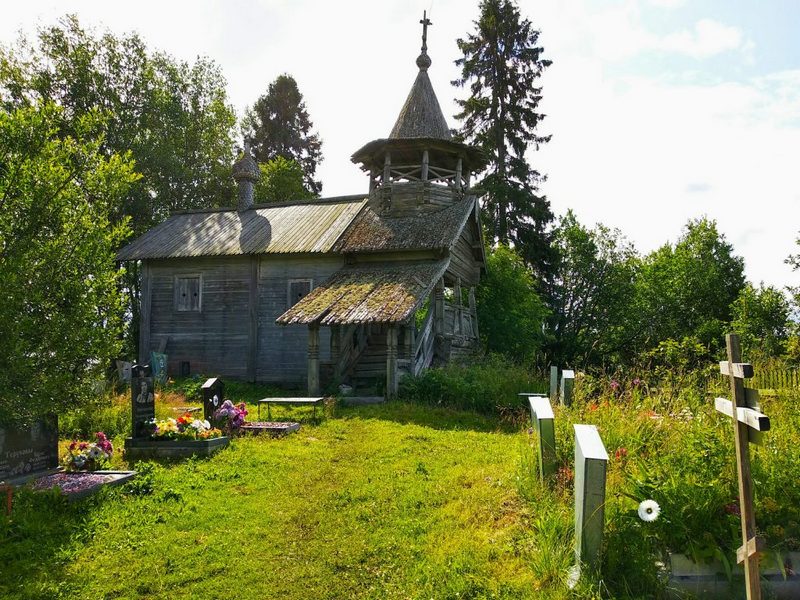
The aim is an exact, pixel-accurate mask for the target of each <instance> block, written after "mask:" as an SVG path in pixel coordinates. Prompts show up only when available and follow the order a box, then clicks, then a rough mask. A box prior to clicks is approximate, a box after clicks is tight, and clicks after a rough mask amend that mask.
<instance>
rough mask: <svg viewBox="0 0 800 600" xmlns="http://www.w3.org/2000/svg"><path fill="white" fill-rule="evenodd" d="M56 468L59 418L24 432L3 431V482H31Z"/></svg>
mask: <svg viewBox="0 0 800 600" xmlns="http://www.w3.org/2000/svg"><path fill="white" fill-rule="evenodd" d="M56 468H58V419H57V418H56V416H55V415H53V416H51V417H48V418H45V419H40V420H38V421H34V422H33V423H32V424H30V425H27V426H23V427H20V428H13V427H0V481H6V480H23V479H29V478H32V477H35V476H36V475H39V474H42V473H45V472H47V471H50V470H54V469H56Z"/></svg>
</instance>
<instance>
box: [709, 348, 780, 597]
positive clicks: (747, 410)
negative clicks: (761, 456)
mask: <svg viewBox="0 0 800 600" xmlns="http://www.w3.org/2000/svg"><path fill="white" fill-rule="evenodd" d="M726 341H727V345H728V360H726V361H722V362H720V363H719V369H720V372H721V373H722V374H723V375H727V376H728V378H729V379H730V384H731V396H732V397H733V402H731V401H730V400H726V399H725V398H717V399H716V400H715V401H714V405H715V407H716V409H717V410H718V411H719V412H721V413H724V414H726V415H728V416H729V417H731V418H732V419H733V423H734V428H733V430H734V440H735V447H736V466H737V471H738V474H739V504H740V508H741V514H742V547H741V548H739V549H738V550H737V551H736V560H737V562H739V563H744V578H745V587H746V588H747V600H757V599H760V598H761V584H760V581H759V574H758V553H759V551H761V550H763V547H764V545H763V542H762V540H761V539H759V538H757V537H756V518H755V514H754V512H753V477H752V475H751V474H750V448H749V446H748V442H754V443H760V442H761V433H762V432H764V431H768V430H769V417H767V416H766V415H764V414H762V413H761V411H760V408H761V407H760V406H759V403H758V390H753V389H749V388H745V387H744V379H745V378H750V377H752V376H753V366H752V365H749V364H747V363H742V362H741V351H740V349H739V336H737V335H736V334H729V335H728V336H726Z"/></svg>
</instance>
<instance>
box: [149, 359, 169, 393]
mask: <svg viewBox="0 0 800 600" xmlns="http://www.w3.org/2000/svg"><path fill="white" fill-rule="evenodd" d="M150 365H151V367H152V369H153V378H154V379H155V380H156V381H157V382H158V384H159V385H164V384H165V383H167V355H166V354H163V353H162V352H151V353H150Z"/></svg>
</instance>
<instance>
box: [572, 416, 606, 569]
mask: <svg viewBox="0 0 800 600" xmlns="http://www.w3.org/2000/svg"><path fill="white" fill-rule="evenodd" d="M573 427H574V428H575V561H576V567H577V569H578V572H580V567H581V565H586V566H588V567H590V568H593V569H596V568H598V567H599V566H600V549H601V547H602V543H603V526H604V522H605V503H606V466H607V464H608V453H607V452H606V449H605V447H604V446H603V440H601V439H600V434H599V433H598V432H597V428H596V427H595V426H594V425H573Z"/></svg>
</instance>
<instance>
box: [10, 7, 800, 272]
mask: <svg viewBox="0 0 800 600" xmlns="http://www.w3.org/2000/svg"><path fill="white" fill-rule="evenodd" d="M518 5H519V8H520V11H521V13H522V15H523V16H524V17H525V18H528V19H530V21H531V22H532V23H533V24H534V27H535V28H536V29H538V30H540V31H541V36H540V38H539V41H540V44H541V45H542V46H543V47H544V49H545V57H546V58H548V59H550V60H552V61H553V64H552V66H551V67H550V68H549V69H547V70H546V71H545V74H544V76H543V77H542V86H543V100H542V103H541V105H540V108H541V111H542V112H543V113H544V114H546V115H547V116H546V118H545V119H544V121H542V124H541V133H542V134H552V140H551V141H550V143H548V144H546V145H544V146H542V147H541V148H540V149H539V150H538V151H535V150H531V151H530V152H529V154H528V159H529V161H530V163H531V164H532V165H533V166H534V167H535V168H536V169H538V170H539V171H540V172H543V173H545V174H546V175H547V180H546V181H545V182H544V184H543V185H542V188H541V191H542V192H543V193H544V194H546V196H547V198H548V199H549V201H550V203H551V206H552V209H553V211H554V213H555V214H556V215H557V216H560V215H563V214H564V213H565V212H566V211H567V210H569V209H572V210H573V211H574V212H575V213H576V215H577V217H578V219H579V220H580V221H581V222H582V223H585V224H587V225H590V226H591V225H594V224H595V223H598V222H601V223H603V224H604V225H606V226H609V227H613V228H619V229H620V230H622V232H623V233H624V234H625V235H626V236H627V237H628V238H629V239H630V240H631V241H632V242H633V243H634V244H635V245H636V247H637V248H638V249H639V251H640V252H643V253H647V252H650V251H652V250H654V249H655V248H657V247H659V246H661V245H663V244H664V243H666V242H671V243H674V242H675V241H676V240H677V239H678V238H679V236H680V235H681V233H682V231H683V230H684V228H685V226H686V223H687V221H688V220H689V219H696V218H700V217H703V216H706V217H709V218H711V219H714V220H716V222H717V225H718V228H719V230H720V231H721V232H722V233H724V235H725V236H726V238H727V240H728V241H729V242H730V243H731V244H732V245H733V247H734V250H735V252H736V254H738V255H740V256H743V257H744V258H745V263H746V275H747V276H748V278H749V279H750V280H751V281H752V282H753V283H755V284H758V283H759V282H762V281H763V282H764V283H765V284H768V285H774V286H778V287H783V286H786V285H793V286H797V285H800V272H792V270H791V268H790V267H789V266H788V265H786V264H784V259H785V258H786V257H787V256H788V255H789V254H791V253H797V252H800V246H798V245H797V243H796V239H797V238H798V236H799V235H800V164H799V163H800V36H798V35H797V32H796V31H793V28H794V26H795V25H796V24H797V23H800V2H797V1H795V0H766V1H762V2H745V1H742V0H716V1H711V0H606V1H601V0H570V1H568V2H564V1H563V0H537V1H533V0H519V1H518ZM423 10H427V11H428V15H429V18H430V19H431V21H432V22H433V25H432V26H431V27H430V29H429V31H428V54H429V55H430V56H431V58H432V60H433V65H432V67H431V68H430V70H429V75H430V77H431V80H432V82H433V86H434V89H435V90H436V92H437V95H438V98H439V102H440V104H441V106H442V109H443V111H444V114H445V116H446V117H447V119H448V122H449V124H450V125H451V126H456V125H457V122H456V121H455V119H454V118H453V115H454V114H455V113H456V112H457V110H456V105H455V102H454V98H456V97H464V95H465V91H464V90H462V89H457V88H454V87H453V86H451V84H450V82H451V81H452V80H453V79H456V78H457V77H458V75H459V72H458V69H457V68H456V67H455V65H454V62H453V61H454V60H455V59H457V58H458V57H459V53H458V47H457V46H456V42H455V40H456V39H457V38H459V37H464V36H465V35H466V34H467V33H468V32H470V31H472V30H473V29H474V25H473V21H474V20H475V19H476V18H477V16H478V2H477V0H381V1H380V2H378V1H376V0H339V1H337V2H331V1H328V0H260V1H259V0H251V1H244V0H228V1H205V0H195V1H193V2H183V1H172V2H166V1H164V0H161V1H159V2H154V1H151V0H139V1H137V2H109V1H108V0H102V1H97V0H83V1H77V0H61V1H57V2H56V1H52V0H28V1H27V2H14V3H8V4H6V5H4V6H3V19H2V21H1V22H0V43H2V44H4V45H8V44H10V43H11V42H13V41H14V40H15V39H16V37H17V35H18V32H19V31H20V30H21V31H23V32H26V33H28V34H30V33H33V32H35V30H36V28H37V27H39V26H46V25H49V24H52V23H54V22H55V21H56V20H57V19H58V18H59V17H60V16H62V15H64V14H65V13H75V14H77V15H78V17H79V19H80V21H81V23H82V25H84V26H85V27H94V28H97V29H98V30H99V31H103V30H105V29H109V30H111V31H112V32H114V33H117V34H121V33H125V32H131V31H136V32H138V33H139V34H140V35H141V36H142V37H143V39H144V40H145V41H146V42H147V44H148V46H149V47H150V48H151V49H159V50H164V51H166V52H168V53H170V54H172V55H173V56H175V57H176V58H178V59H182V60H187V61H192V60H194V59H195V58H196V57H197V56H206V57H209V58H211V59H213V60H214V61H215V62H217V63H218V64H219V65H220V66H221V68H222V71H223V73H224V74H225V76H226V78H227V82H228V94H229V98H230V102H231V104H232V105H233V106H234V107H235V109H236V111H237V114H238V115H240V116H241V115H242V113H243V111H244V109H245V107H247V106H248V105H250V104H252V103H253V102H254V101H255V100H256V99H257V98H258V96H259V95H261V94H263V93H264V92H265V91H266V88H267V86H268V85H269V83H270V82H271V81H273V80H274V79H275V78H276V77H277V76H278V75H280V74H282V73H289V74H291V75H292V76H294V77H295V79H296V80H297V82H298V85H299V88H300V91H301V92H302V93H303V95H304V97H305V100H306V105H307V108H308V112H309V114H310V116H311V119H312V120H313V122H314V125H315V129H316V131H317V132H318V133H319V134H320V136H321V138H322V140H323V148H322V149H323V153H324V156H325V160H324V162H323V163H322V165H321V166H320V168H319V169H318V175H319V177H320V178H321V180H322V182H323V184H324V195H325V196H336V195H345V194H356V193H361V192H365V191H366V190H367V187H368V182H367V179H366V176H365V175H364V174H363V173H362V172H361V170H360V169H359V168H358V167H357V166H356V165H354V164H353V163H351V162H350V155H351V154H352V153H353V152H354V151H355V150H356V149H358V148H359V147H361V146H362V145H363V144H364V143H366V142H368V141H371V140H373V139H376V138H380V137H386V136H387V135H388V134H389V131H390V130H391V128H392V125H393V123H394V121H395V119H396V118H397V115H398V113H399V111H400V108H401V106H402V104H403V102H404V101H405V98H406V95H407V94H408V91H409V89H410V87H411V84H412V82H413V81H414V78H415V77H416V72H417V67H416V66H415V63H414V61H415V59H416V57H417V55H418V54H419V47H420V35H421V26H420V24H419V20H420V19H421V18H422V11H423Z"/></svg>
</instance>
